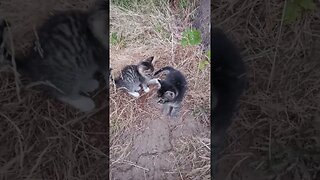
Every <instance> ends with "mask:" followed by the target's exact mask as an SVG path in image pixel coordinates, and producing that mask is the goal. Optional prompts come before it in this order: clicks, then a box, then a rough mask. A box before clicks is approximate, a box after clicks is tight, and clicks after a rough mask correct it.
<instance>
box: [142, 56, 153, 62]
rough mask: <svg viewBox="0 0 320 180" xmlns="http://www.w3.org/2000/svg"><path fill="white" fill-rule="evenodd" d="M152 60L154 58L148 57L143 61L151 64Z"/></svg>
mask: <svg viewBox="0 0 320 180" xmlns="http://www.w3.org/2000/svg"><path fill="white" fill-rule="evenodd" d="M153 59H154V56H151V57H149V58H148V59H146V60H144V61H145V62H148V63H152V61H153Z"/></svg>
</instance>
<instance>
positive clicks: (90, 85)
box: [81, 79, 99, 92]
mask: <svg viewBox="0 0 320 180" xmlns="http://www.w3.org/2000/svg"><path fill="white" fill-rule="evenodd" d="M98 87H99V82H98V81H97V80H95V79H90V80H87V81H84V82H83V83H82V85H81V91H83V92H93V91H94V90H96V89H98Z"/></svg>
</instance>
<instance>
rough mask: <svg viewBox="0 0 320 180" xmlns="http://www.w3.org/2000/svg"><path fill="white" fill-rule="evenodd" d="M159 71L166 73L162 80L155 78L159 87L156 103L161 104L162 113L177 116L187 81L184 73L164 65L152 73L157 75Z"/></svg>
mask: <svg viewBox="0 0 320 180" xmlns="http://www.w3.org/2000/svg"><path fill="white" fill-rule="evenodd" d="M161 72H164V73H165V74H166V78H165V79H164V80H160V79H157V80H156V81H158V88H159V89H158V92H157V96H158V98H159V100H158V103H160V104H163V113H164V114H166V115H169V116H177V114H178V112H179V110H180V107H181V103H182V100H183V98H184V95H185V92H186V90H187V81H186V79H185V77H184V75H183V74H182V73H181V72H180V71H178V70H176V69H174V68H173V67H170V66H166V67H164V68H161V69H160V70H158V71H157V72H155V74H154V75H155V76H157V75H159V74H160V73H161ZM153 81H154V80H152V81H150V83H154V82H153Z"/></svg>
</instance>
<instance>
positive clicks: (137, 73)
mask: <svg viewBox="0 0 320 180" xmlns="http://www.w3.org/2000/svg"><path fill="white" fill-rule="evenodd" d="M152 61H153V57H149V58H148V59H145V60H143V61H141V62H140V63H138V64H137V65H128V66H126V67H124V68H123V69H122V71H121V75H120V76H119V77H118V78H117V79H115V84H116V85H117V87H118V88H120V89H125V90H127V91H128V93H129V94H130V95H132V96H134V97H139V96H140V94H139V91H140V90H141V86H142V88H143V90H144V91H145V92H149V88H148V82H149V81H150V80H151V79H152V77H153V75H152V73H153V71H154V67H153V65H152Z"/></svg>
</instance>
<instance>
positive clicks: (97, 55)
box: [0, 0, 109, 111]
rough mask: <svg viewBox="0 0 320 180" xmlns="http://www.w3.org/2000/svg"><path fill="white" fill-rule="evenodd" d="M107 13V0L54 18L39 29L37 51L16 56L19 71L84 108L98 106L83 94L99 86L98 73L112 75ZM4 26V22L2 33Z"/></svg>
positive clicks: (69, 102)
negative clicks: (85, 9)
mask: <svg viewBox="0 0 320 180" xmlns="http://www.w3.org/2000/svg"><path fill="white" fill-rule="evenodd" d="M107 13H108V7H107V2H106V1H105V0H103V1H97V4H96V5H95V6H94V7H93V8H92V9H90V10H88V11H87V12H83V11H76V10H74V11H68V12H60V13H57V14H56V15H54V16H52V17H50V18H49V19H48V20H47V21H46V22H45V23H44V24H43V25H42V26H41V27H40V29H38V31H37V35H38V37H39V38H38V40H37V43H36V44H37V48H35V49H37V50H36V51H34V50H30V53H29V55H27V56H26V57H20V58H19V57H17V58H16V59H15V61H16V64H17V70H18V72H19V73H20V74H22V75H23V76H27V77H29V78H30V79H31V80H32V81H43V82H46V83H47V84H48V83H49V84H50V86H48V85H43V86H42V87H41V88H42V89H44V90H46V91H47V92H49V94H51V95H53V96H54V97H56V98H58V99H59V100H61V101H63V102H65V103H67V104H70V105H72V106H73V107H75V108H77V109H79V110H81V111H90V110H92V109H94V108H95V103H94V102H93V100H92V99H91V98H89V97H86V96H84V95H82V94H81V93H82V92H83V93H87V92H92V91H94V90H95V89H97V88H98V86H99V83H98V81H97V79H95V78H94V76H95V75H96V74H97V73H100V74H103V75H104V76H105V77H107V76H108V75H107V61H108V57H109V51H108V43H107V42H108V41H107V37H108V36H107V28H108V26H107V21H106V20H107ZM4 28H5V24H4V23H1V26H0V29H1V30H0V32H3V31H4ZM1 40H2V39H1ZM2 49H5V48H2ZM7 58H10V57H7Z"/></svg>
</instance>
